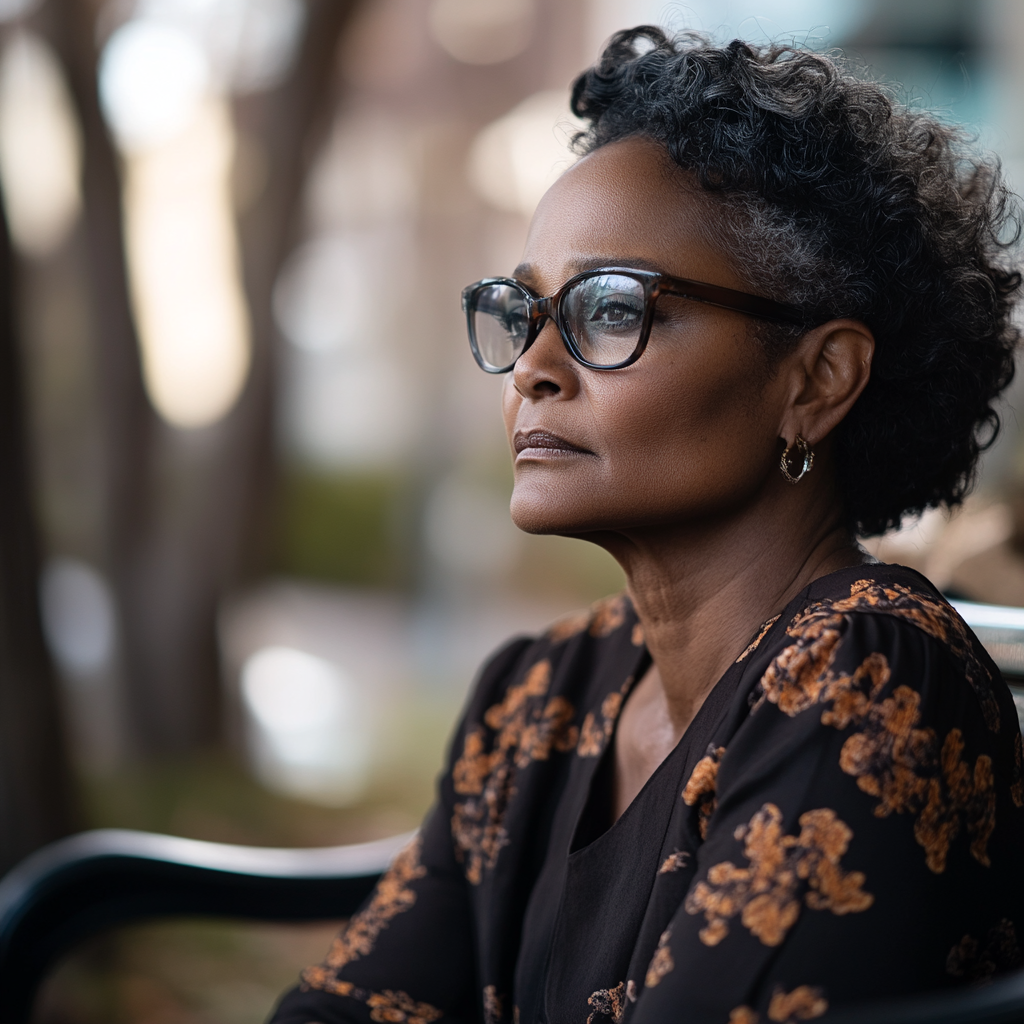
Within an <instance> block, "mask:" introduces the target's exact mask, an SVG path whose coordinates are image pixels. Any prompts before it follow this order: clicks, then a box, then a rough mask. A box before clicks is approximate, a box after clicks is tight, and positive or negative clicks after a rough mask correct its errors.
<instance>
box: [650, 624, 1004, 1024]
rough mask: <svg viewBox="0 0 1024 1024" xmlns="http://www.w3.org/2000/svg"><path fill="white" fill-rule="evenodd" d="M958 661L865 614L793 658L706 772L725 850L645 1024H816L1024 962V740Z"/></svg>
mask: <svg viewBox="0 0 1024 1024" xmlns="http://www.w3.org/2000/svg"><path fill="white" fill-rule="evenodd" d="M970 643H971V641H969V642H968V646H970ZM954 653H955V652H951V649H950V646H949V645H948V644H944V643H942V642H940V641H938V640H936V638H934V637H932V636H929V635H927V634H926V633H925V632H924V631H922V630H920V629H918V628H915V626H913V625H911V624H910V623H907V622H904V621H899V620H896V619H894V618H892V617H888V616H883V615H871V614H859V615H847V616H845V621H844V622H843V623H842V624H841V625H839V626H837V627H836V628H835V629H834V630H833V634H832V635H831V636H823V635H819V636H817V637H811V638H809V639H808V640H807V642H806V643H796V644H793V645H792V646H790V647H788V648H786V649H785V650H784V651H783V652H782V653H781V654H780V655H779V656H778V657H776V658H775V660H774V661H773V662H772V664H771V665H770V667H769V668H768V671H767V672H766V673H765V675H764V677H763V678H762V679H761V682H760V683H759V684H758V686H757V688H756V689H755V690H754V691H753V693H752V695H751V701H752V703H753V709H752V712H751V713H750V715H749V716H748V717H747V718H746V720H745V721H744V723H743V724H742V725H741V726H740V727H739V728H738V729H737V730H736V731H735V734H734V735H733V736H732V738H731V739H730V740H729V741H728V747H726V748H718V749H717V750H709V756H708V758H706V759H705V761H706V762H707V763H706V764H705V765H704V767H703V769H702V770H703V772H704V776H703V777H704V778H708V777H710V778H712V779H715V785H714V786H712V787H711V788H712V789H714V788H717V792H715V793H714V798H715V803H714V804H711V805H710V807H709V809H710V812H711V813H710V818H707V817H706V814H705V820H704V823H703V826H702V827H703V828H704V829H705V832H706V837H705V840H704V842H703V843H702V844H701V845H700V846H699V849H698V853H697V857H696V873H695V875H694V876H693V879H692V881H691V882H690V884H689V889H688V891H687V894H686V898H685V901H684V903H683V905H682V906H681V907H680V908H679V910H678V911H677V912H676V913H675V915H674V916H673V918H672V920H671V922H670V924H669V926H668V928H667V929H666V930H665V931H664V933H663V934H662V936H661V940H660V942H659V945H658V948H657V950H656V952H655V954H654V958H653V960H652V961H651V964H650V968H649V970H648V972H647V976H646V979H645V984H644V985H643V988H642V989H640V990H639V992H638V998H637V1005H636V1007H635V1014H634V1015H633V1016H632V1017H631V1020H632V1021H633V1022H634V1024H649V1022H655V1021H665V1020H684V1019H685V1020H694V1021H701V1022H704V1021H707V1022H709V1024H710V1022H721V1024H726V1022H730V1024H755V1022H761V1024H766V1022H768V1021H775V1022H790V1021H803V1020H808V1019H811V1018H814V1017H818V1016H820V1015H821V1014H823V1013H824V1012H825V1011H826V1010H827V1009H828V1008H829V1007H830V1006H832V1007H835V1006H838V1005H840V1004H844V1003H845V1004H849V1003H855V1002H859V1001H863V1000H870V999H876V998H883V997H890V996H896V995H899V994H903V993H908V992H915V991H921V990H925V989H935V988H940V987H942V986H944V985H950V984H955V983H963V982H965V981H971V980H977V979H979V978H980V979H982V980H983V979H984V978H985V977H986V976H991V975H992V974H993V973H995V972H997V971H999V970H1002V969H1006V968H1009V967H1012V966H1015V965H1016V964H1018V963H1020V960H1021V954H1020V951H1019V949H1018V947H1017V935H1018V934H1019V929H1020V928H1021V926H1022V924H1024V920H1022V918H1021V907H1020V906H1019V902H1020V886H1019V885H1016V884H1014V883H1013V882H1012V881H1011V880H1012V878H1013V877H1014V874H1015V871H1016V868H1015V865H1016V864H1019V863H1020V857H1021V854H1022V852H1024V849H1022V846H1021V836H1022V830H1021V810H1020V805H1021V803H1022V802H1024V791H1022V786H1021V783H1020V779H1019V753H1020V733H1019V731H1018V729H1017V725H1016V720H1015V718H1012V703H1009V705H1008V706H1007V702H1008V701H1009V695H1008V693H999V692H998V690H997V689H996V687H997V686H998V687H1001V688H1002V690H1003V691H1005V686H1003V684H1002V681H1001V680H995V681H993V678H992V676H991V675H990V673H989V669H988V668H986V667H985V665H982V664H981V662H980V661H979V660H978V657H977V656H976V655H974V654H971V653H970V652H969V651H968V655H969V659H968V660H970V659H973V662H972V663H971V664H968V665H966V667H965V662H964V660H963V658H958V657H955V656H954ZM961 653H962V652H961ZM1011 718H1012V720H1011ZM695 774H696V773H695Z"/></svg>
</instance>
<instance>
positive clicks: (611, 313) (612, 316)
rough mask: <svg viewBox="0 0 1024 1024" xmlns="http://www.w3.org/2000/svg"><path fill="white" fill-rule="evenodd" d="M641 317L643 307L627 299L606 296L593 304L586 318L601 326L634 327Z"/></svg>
mask: <svg viewBox="0 0 1024 1024" xmlns="http://www.w3.org/2000/svg"><path fill="white" fill-rule="evenodd" d="M642 317H643V309H642V307H640V306H638V305H637V304H636V303H635V302H633V301H631V300H628V299H617V298H607V299H601V300H599V301H598V302H596V303H595V304H594V309H593V311H592V313H591V315H590V316H589V317H588V320H589V321H590V323H592V324H596V325H598V326H601V327H635V326H636V325H637V323H638V322H639V321H640V320H641V319H642Z"/></svg>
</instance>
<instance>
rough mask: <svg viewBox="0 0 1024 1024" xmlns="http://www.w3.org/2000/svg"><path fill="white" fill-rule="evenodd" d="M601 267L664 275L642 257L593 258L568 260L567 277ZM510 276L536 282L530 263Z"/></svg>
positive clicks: (661, 270)
mask: <svg viewBox="0 0 1024 1024" xmlns="http://www.w3.org/2000/svg"><path fill="white" fill-rule="evenodd" d="M603 267H621V268H622V269H623V270H651V271H653V272H654V273H656V274H664V273H665V269H664V267H662V266H660V265H659V264H657V263H655V262H654V260H649V259H646V258H645V257H643V256H628V257H624V256H594V257H591V258H589V259H575V260H570V261H569V263H568V269H569V271H570V273H569V275H568V277H572V276H573V275H575V274H583V273H585V272H586V271H588V270H600V269H601V268H603ZM512 276H513V277H514V278H515V279H516V280H517V281H522V282H523V283H524V284H530V283H531V282H533V281H535V280H536V267H534V265H533V264H532V263H520V264H519V266H518V267H516V269H515V270H513V271H512Z"/></svg>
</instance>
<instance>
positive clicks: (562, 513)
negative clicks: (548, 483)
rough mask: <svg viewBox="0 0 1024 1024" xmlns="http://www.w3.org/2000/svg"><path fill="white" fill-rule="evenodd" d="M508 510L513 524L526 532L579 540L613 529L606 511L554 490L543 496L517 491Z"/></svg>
mask: <svg viewBox="0 0 1024 1024" xmlns="http://www.w3.org/2000/svg"><path fill="white" fill-rule="evenodd" d="M509 511H510V512H511V514H512V522H513V523H515V525H516V526H517V527H518V528H519V529H520V530H522V531H523V532H524V533H537V534H559V535H561V536H568V537H579V536H581V535H583V534H588V533H594V532H595V531H602V530H607V529H609V528H610V524H609V522H608V520H609V515H608V510H607V509H605V508H594V507H592V506H591V505H590V503H586V504H585V505H584V503H582V502H579V501H573V500H571V498H569V497H568V496H566V497H564V498H563V497H562V496H560V495H558V494H556V493H554V489H553V488H552V489H550V490H549V489H546V488H545V489H544V490H542V491H541V492H540V493H538V491H537V490H536V489H533V488H529V489H527V490H520V489H517V490H516V491H514V492H513V494H512V502H511V505H510V507H509Z"/></svg>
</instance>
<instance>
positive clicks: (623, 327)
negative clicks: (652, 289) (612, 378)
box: [473, 274, 645, 369]
mask: <svg viewBox="0 0 1024 1024" xmlns="http://www.w3.org/2000/svg"><path fill="white" fill-rule="evenodd" d="M644 303H645V299H644V286H643V283H642V282H641V281H638V280H636V279H635V278H632V277H627V276H625V275H623V274H595V275H594V276H592V277H585V278H583V279H582V280H580V281H578V282H577V283H576V284H574V285H573V286H572V287H571V288H569V289H568V290H567V291H566V292H565V294H564V295H563V296H562V301H561V304H560V307H559V308H560V314H561V318H562V322H563V324H564V326H565V329H566V330H567V332H568V333H569V335H570V336H571V338H572V341H573V343H574V344H575V346H576V348H577V349H578V350H579V354H580V355H581V356H582V357H583V359H584V360H585V361H586V362H588V363H591V364H593V365H594V366H614V365H616V364H618V363H622V362H625V361H626V360H627V359H629V357H630V356H631V355H632V354H633V353H634V352H635V351H636V348H637V346H638V345H639V343H640V336H641V332H642V329H643V321H644ZM529 326H530V316H529V306H528V300H527V298H526V296H525V294H524V293H523V292H521V291H519V289H518V288H515V287H513V286H512V285H508V284H492V285H486V286H484V287H482V288H480V289H479V290H478V291H477V292H476V293H475V295H474V299H473V333H474V337H475V340H476V346H477V351H478V352H479V353H480V356H481V357H482V358H483V360H484V362H485V363H487V364H488V365H489V366H491V367H495V368H498V367H500V368H502V369H504V368H506V367H509V366H511V364H512V363H514V362H515V361H516V359H518V358H519V356H520V355H522V352H523V348H524V347H525V345H526V338H527V333H528V330H529Z"/></svg>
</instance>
